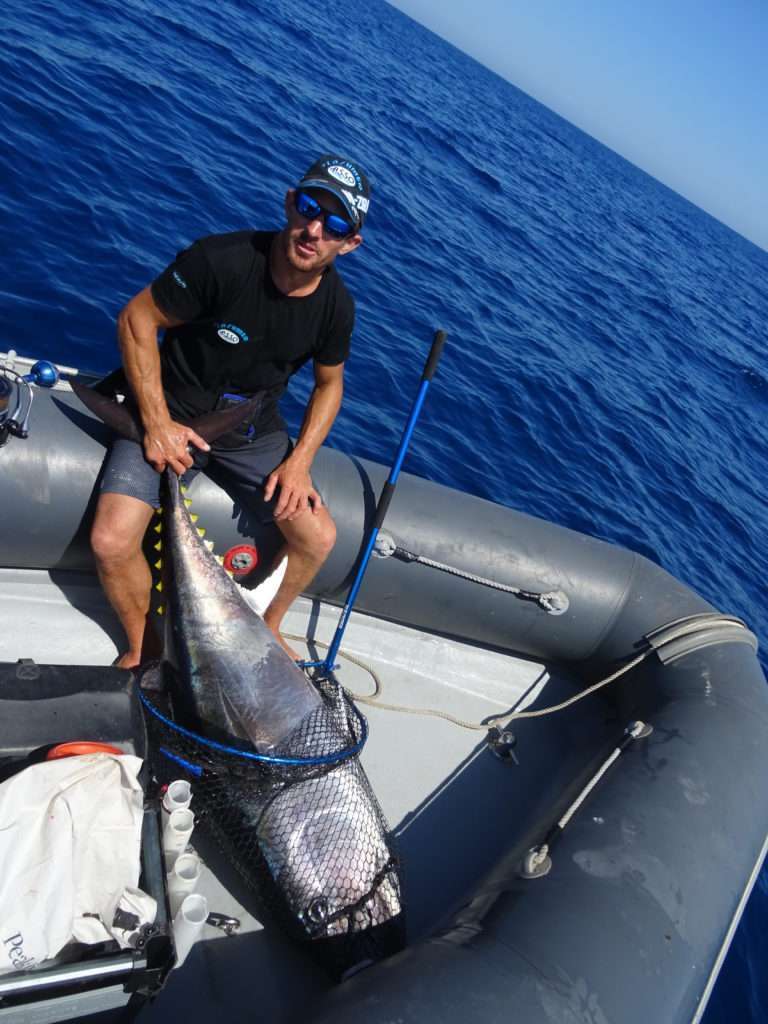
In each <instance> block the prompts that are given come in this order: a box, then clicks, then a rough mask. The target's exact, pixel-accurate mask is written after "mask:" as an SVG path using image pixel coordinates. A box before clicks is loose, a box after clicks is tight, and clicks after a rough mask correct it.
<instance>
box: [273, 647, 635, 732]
mask: <svg viewBox="0 0 768 1024" xmlns="http://www.w3.org/2000/svg"><path fill="white" fill-rule="evenodd" d="M284 635H285V637H286V639H287V640H300V641H303V642H304V643H307V644H310V643H311V644H314V645H316V646H317V647H323V648H325V649H326V650H327V649H328V647H329V646H330V645H329V644H326V643H323V642H322V641H320V640H311V641H308V640H307V638H306V637H304V636H297V635H296V634H287V633H286V634H284ZM653 653H654V651H653V649H652V648H651V649H649V650H647V651H643V652H642V654H638V655H637V657H635V658H633V659H632V660H631V661H629V662H627V664H626V665H623V666H622V667H621V668H620V669H618V670H617V671H616V672H613V673H612V674H611V675H609V676H607V677H606V678H605V679H601V680H599V682H597V683H593V684H592V686H589V687H587V689H586V690H581V691H580V692H579V693H576V694H574V696H573V697H569V698H568V699H567V700H564V701H562V702H561V703H560V704H553V705H552V706H551V707H548V708H539V709H538V710H537V711H502V712H501V713H500V714H497V715H490V716H489V717H488V718H486V719H485V720H484V721H482V722H468V721H466V720H465V719H462V718H457V717H456V716H455V715H451V714H448V712H446V711H438V710H437V709H436V708H413V707H405V706H404V705H402V704H385V703H384V702H383V701H380V700H379V699H378V696H379V694H380V693H381V692H382V690H383V686H382V683H381V680H380V679H379V677H378V675H377V674H376V672H375V671H374V669H373V668H371V666H370V665H368V664H367V663H366V662H364V661H362V660H360V659H359V658H356V657H355V656H354V655H352V654H348V653H347V652H346V651H339V657H340V658H344V659H345V660H346V661H349V662H351V663H352V664H353V665H357V666H358V667H359V668H362V669H363V670H364V671H365V672H368V673H369V674H370V676H371V677H372V679H373V682H374V691H373V693H370V694H367V695H363V694H358V693H353V692H352V691H351V690H350V691H349V693H350V696H351V697H352V699H353V700H356V701H357V702H358V703H359V704H368V705H370V706H372V707H377V708H381V709H382V711H396V712H399V713H401V714H406V715H426V716H429V717H432V718H443V719H445V721H447V722H451V723H452V724H453V725H457V726H458V727H459V728H461V729H472V730H475V731H478V732H486V731H487V730H488V729H489V727H490V726H491V725H494V724H496V723H503V725H505V726H506V725H508V724H509V723H510V722H513V721H515V720H516V719H518V718H542V717H543V716H544V715H551V714H554V712H555V711H562V710H563V708H567V707H570V706H571V704H575V703H576V702H577V701H580V700H583V699H584V698H585V697H588V696H589V695H590V694H591V693H594V692H595V691H596V690H599V689H601V687H603V686H607V685H608V684H609V683H612V682H614V681H615V680H616V679H619V678H620V677H621V676H623V675H625V674H626V673H627V672H630V671H631V670H632V669H633V668H635V666H636V665H639V664H640V662H641V661H643V660H644V659H645V658H647V657H648V656H649V655H650V654H653Z"/></svg>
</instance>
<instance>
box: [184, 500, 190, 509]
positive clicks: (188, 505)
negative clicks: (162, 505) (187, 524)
mask: <svg viewBox="0 0 768 1024" xmlns="http://www.w3.org/2000/svg"><path fill="white" fill-rule="evenodd" d="M184 504H185V505H186V506H187V508H189V507H190V505H191V504H192V499H191V498H185V499H184Z"/></svg>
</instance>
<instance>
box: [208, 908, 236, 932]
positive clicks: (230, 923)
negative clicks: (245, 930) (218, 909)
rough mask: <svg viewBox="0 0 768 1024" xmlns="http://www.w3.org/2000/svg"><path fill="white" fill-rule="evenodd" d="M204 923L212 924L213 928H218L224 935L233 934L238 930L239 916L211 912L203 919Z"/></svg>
mask: <svg viewBox="0 0 768 1024" xmlns="http://www.w3.org/2000/svg"><path fill="white" fill-rule="evenodd" d="M205 923H206V924H210V925H212V926H213V927H214V928H220V929H221V930H222V931H223V932H224V934H225V935H234V934H235V932H237V931H239V930H240V918H239V917H228V916H227V915H226V914H214V913H211V914H209V915H208V917H207V918H206V919H205Z"/></svg>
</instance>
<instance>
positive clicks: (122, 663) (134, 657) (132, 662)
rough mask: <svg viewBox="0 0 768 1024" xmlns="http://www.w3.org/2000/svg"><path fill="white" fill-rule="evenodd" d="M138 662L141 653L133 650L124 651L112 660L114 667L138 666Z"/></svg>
mask: <svg viewBox="0 0 768 1024" xmlns="http://www.w3.org/2000/svg"><path fill="white" fill-rule="evenodd" d="M140 663H141V654H134V653H133V651H126V652H125V654H121V655H120V657H119V658H115V660H114V661H113V662H112V664H113V666H114V667H115V668H138V667H139V665H140Z"/></svg>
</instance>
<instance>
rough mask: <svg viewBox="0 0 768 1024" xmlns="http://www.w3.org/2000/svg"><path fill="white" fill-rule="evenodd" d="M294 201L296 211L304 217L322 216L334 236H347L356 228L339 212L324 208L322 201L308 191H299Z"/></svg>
mask: <svg viewBox="0 0 768 1024" xmlns="http://www.w3.org/2000/svg"><path fill="white" fill-rule="evenodd" d="M293 202H294V205H295V207H296V212H297V213H299V214H301V216H302V217H306V218H307V220H317V218H318V217H322V220H323V227H324V228H325V230H326V231H327V232H328V234H329V235H333V237H334V238H346V237H347V235H351V234H352V232H353V231H354V230H355V225H354V224H350V222H349V221H348V220H345V219H344V217H339V216H338V214H335V213H329V211H328V210H324V209H323V207H322V206H321V205H320V203H316V202H315V200H314V199H313V198H312V196H308V195H307V193H306V192H297V193H296V195H295V197H294V200H293Z"/></svg>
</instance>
